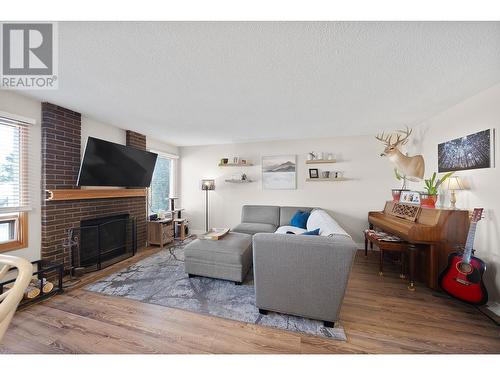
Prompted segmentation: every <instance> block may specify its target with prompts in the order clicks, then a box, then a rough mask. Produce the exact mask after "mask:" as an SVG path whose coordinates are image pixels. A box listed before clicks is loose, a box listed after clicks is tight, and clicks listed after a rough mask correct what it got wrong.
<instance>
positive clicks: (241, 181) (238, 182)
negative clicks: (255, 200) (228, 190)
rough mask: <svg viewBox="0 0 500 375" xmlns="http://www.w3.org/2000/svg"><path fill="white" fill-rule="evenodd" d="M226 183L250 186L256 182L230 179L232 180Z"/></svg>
mask: <svg viewBox="0 0 500 375" xmlns="http://www.w3.org/2000/svg"><path fill="white" fill-rule="evenodd" d="M226 182H229V183H230V184H249V183H251V182H254V181H253V180H237V179H230V180H226Z"/></svg>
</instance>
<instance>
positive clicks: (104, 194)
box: [46, 189, 146, 201]
mask: <svg viewBox="0 0 500 375" xmlns="http://www.w3.org/2000/svg"><path fill="white" fill-rule="evenodd" d="M46 192H47V198H46V200H48V201H72V200H80V199H103V198H130V197H145V196H146V189H55V190H46Z"/></svg>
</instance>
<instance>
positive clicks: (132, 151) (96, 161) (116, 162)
mask: <svg viewBox="0 0 500 375" xmlns="http://www.w3.org/2000/svg"><path fill="white" fill-rule="evenodd" d="M157 157H158V155H157V154H155V153H152V152H148V151H143V150H139V149H136V148H134V147H129V146H123V145H120V144H117V143H113V142H108V141H103V140H102V139H97V138H93V137H89V138H88V140H87V146H86V147H85V154H84V155H83V161H82V164H81V166H80V173H79V175H78V182H77V185H78V186H120V187H136V188H145V187H149V185H150V184H151V178H152V176H153V170H154V168H155V164H156V158H157Z"/></svg>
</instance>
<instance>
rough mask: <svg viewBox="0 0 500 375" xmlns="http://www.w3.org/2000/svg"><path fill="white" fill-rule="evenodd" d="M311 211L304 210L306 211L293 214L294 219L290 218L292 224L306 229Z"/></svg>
mask: <svg viewBox="0 0 500 375" xmlns="http://www.w3.org/2000/svg"><path fill="white" fill-rule="evenodd" d="M309 215H310V213H309V212H304V211H300V210H299V211H297V212H296V213H295V215H293V217H292V220H290V225H292V226H294V227H297V228H302V229H306V225H307V219H309Z"/></svg>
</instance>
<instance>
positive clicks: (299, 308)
mask: <svg viewBox="0 0 500 375" xmlns="http://www.w3.org/2000/svg"><path fill="white" fill-rule="evenodd" d="M297 210H302V211H308V212H311V215H310V216H309V219H308V221H307V228H306V229H303V228H297V227H293V226H291V225H290V220H291V218H292V217H293V215H294V214H295V213H296V212H297ZM314 229H320V235H319V236H309V235H301V233H303V232H305V231H307V230H314ZM233 231H234V232H240V233H246V234H252V235H253V239H252V243H253V267H254V278H255V280H254V283H255V297H256V306H257V307H258V308H259V310H260V311H261V313H267V311H276V312H281V313H286V314H291V315H298V316H303V317H307V318H312V319H317V320H323V321H324V322H325V325H326V326H333V324H334V322H335V321H337V320H338V317H339V313H340V307H341V305H342V300H343V298H344V294H345V290H346V286H347V281H348V279H349V274H350V271H351V267H352V263H353V261H354V257H355V254H356V245H355V243H354V241H353V240H352V239H351V237H350V236H349V234H347V233H346V232H345V231H344V229H342V228H341V227H340V225H338V223H337V222H336V221H335V220H334V219H333V218H332V217H331V216H330V215H329V214H328V213H327V212H326V211H324V210H321V209H314V208H311V207H279V206H250V205H248V206H243V209H242V223H241V224H239V225H238V226H236V227H235V228H234V229H233ZM287 232H293V233H296V234H286V233H287Z"/></svg>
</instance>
